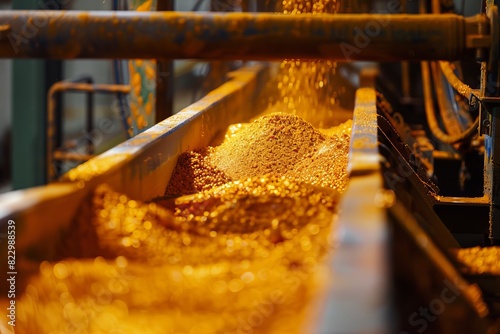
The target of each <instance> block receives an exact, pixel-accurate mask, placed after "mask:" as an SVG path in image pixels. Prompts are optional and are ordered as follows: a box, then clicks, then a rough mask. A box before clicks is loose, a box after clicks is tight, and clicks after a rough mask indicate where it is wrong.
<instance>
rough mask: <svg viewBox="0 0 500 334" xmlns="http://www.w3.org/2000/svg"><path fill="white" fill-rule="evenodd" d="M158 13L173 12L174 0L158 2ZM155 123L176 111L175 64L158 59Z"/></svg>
mask: <svg viewBox="0 0 500 334" xmlns="http://www.w3.org/2000/svg"><path fill="white" fill-rule="evenodd" d="M156 10H157V11H173V10H174V1H173V0H158V3H157V5H156ZM156 64H157V67H156V108H155V123H159V122H161V121H163V120H164V119H166V118H167V117H169V116H172V114H173V109H174V92H173V91H174V63H173V61H172V60H168V59H167V60H165V59H157V62H156Z"/></svg>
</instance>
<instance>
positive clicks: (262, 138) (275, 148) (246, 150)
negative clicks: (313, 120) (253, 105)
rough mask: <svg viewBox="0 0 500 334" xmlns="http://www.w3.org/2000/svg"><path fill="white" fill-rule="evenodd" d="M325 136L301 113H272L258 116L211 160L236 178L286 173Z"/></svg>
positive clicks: (323, 139) (219, 148)
mask: <svg viewBox="0 0 500 334" xmlns="http://www.w3.org/2000/svg"><path fill="white" fill-rule="evenodd" d="M325 139H326V137H325V136H324V135H322V134H321V133H320V132H319V131H318V130H316V129H315V128H313V127H312V126H311V125H310V124H309V123H307V122H305V121H303V120H302V119H300V118H299V117H297V116H294V115H289V114H271V115H266V116H262V117H260V118H258V119H256V120H255V121H254V122H253V123H251V124H250V125H249V126H246V127H244V128H242V129H241V130H240V131H238V132H237V133H235V134H234V135H233V136H232V137H231V138H230V139H229V140H226V141H224V142H223V143H222V144H221V145H219V146H217V147H216V148H215V149H214V152H213V154H211V155H210V158H209V159H210V161H211V163H212V164H213V165H214V166H217V168H218V169H220V170H221V171H223V172H224V173H225V174H226V175H228V176H229V177H230V178H231V179H233V180H239V179H243V178H248V177H252V176H258V175H266V174H271V175H276V176H282V175H284V174H285V173H286V172H287V171H289V170H290V169H291V168H293V166H294V165H295V164H296V163H298V162H299V161H300V160H302V158H303V157H305V156H306V155H307V154H308V153H310V152H311V151H314V150H315V149H316V147H317V146H318V145H319V144H320V143H323V142H324V141H325Z"/></svg>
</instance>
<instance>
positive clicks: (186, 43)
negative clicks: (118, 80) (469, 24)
mask: <svg viewBox="0 0 500 334" xmlns="http://www.w3.org/2000/svg"><path fill="white" fill-rule="evenodd" d="M465 40H466V38H465V19H464V18H463V17H461V16H457V15H451V14H450V15H448V14H446V15H399V14H397V15H385V14H335V15H331V14H330V15H328V14H325V15H314V16H313V15H283V14H270V13H269V14H264V13H259V14H250V13H224V14H221V13H191V12H110V11H99V12H80V11H2V12H0V57H2V58H53V59H73V58H118V59H127V58H143V59H151V58H154V59H219V60H220V59H241V60H272V59H283V58H302V59H337V60H342V59H348V60H374V61H384V60H385V61H395V60H438V59H440V60H457V59H461V58H463V57H464V54H465V52H466V47H465Z"/></svg>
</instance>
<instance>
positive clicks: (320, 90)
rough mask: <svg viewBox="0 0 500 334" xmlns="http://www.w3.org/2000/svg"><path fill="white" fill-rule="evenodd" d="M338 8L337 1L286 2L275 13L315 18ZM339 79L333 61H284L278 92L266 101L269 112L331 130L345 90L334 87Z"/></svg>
mask: <svg viewBox="0 0 500 334" xmlns="http://www.w3.org/2000/svg"><path fill="white" fill-rule="evenodd" d="M339 7H340V2H339V1H337V0H320V1H311V0H284V1H282V2H279V3H278V4H277V5H276V10H277V11H278V12H283V13H284V14H291V15H294V14H305V13H309V14H312V15H316V14H325V13H337V12H338V10H339ZM336 78H337V63H336V62H334V61H306V62H304V61H300V60H293V59H290V60H285V61H283V62H282V63H281V65H280V69H279V72H278V75H277V76H276V79H275V82H274V85H276V88H275V89H274V90H273V92H272V94H271V95H270V96H269V97H267V103H268V108H269V109H270V111H272V112H286V113H291V114H294V115H297V116H299V117H300V118H302V119H304V120H306V121H307V122H309V123H311V124H312V125H314V126H316V127H319V128H323V127H330V126H332V125H334V124H330V123H328V120H332V119H334V117H333V116H334V112H335V109H336V107H337V106H338V101H339V100H338V98H339V96H340V94H341V93H342V89H343V88H342V85H339V84H336V83H335V81H336ZM276 90H277V91H276Z"/></svg>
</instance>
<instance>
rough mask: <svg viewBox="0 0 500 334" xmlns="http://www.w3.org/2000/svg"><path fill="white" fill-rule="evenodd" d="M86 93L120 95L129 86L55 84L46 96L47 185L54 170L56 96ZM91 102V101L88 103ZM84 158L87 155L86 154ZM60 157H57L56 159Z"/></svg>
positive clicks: (63, 82) (67, 82) (65, 82)
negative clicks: (65, 93)
mask: <svg viewBox="0 0 500 334" xmlns="http://www.w3.org/2000/svg"><path fill="white" fill-rule="evenodd" d="M68 91H73V92H87V93H91V94H94V93H113V94H115V93H121V94H128V93H129V92H130V86H128V85H102V84H89V83H78V82H71V81H59V82H56V83H55V84H54V85H52V87H50V90H49V92H48V94H47V157H46V166H47V183H50V182H51V181H52V180H53V178H54V169H53V166H52V162H53V161H54V151H55V150H54V136H55V132H56V131H55V122H54V113H55V108H56V103H57V101H56V100H57V99H56V97H57V95H58V94H59V93H61V92H68ZM89 102H92V101H89ZM85 156H86V157H88V156H89V155H88V154H86V155H85ZM60 157H61V155H60V154H59V155H57V157H56V158H57V159H56V160H59V158H60ZM71 158H72V159H71V160H84V159H83V158H84V156H82V155H80V158H79V159H75V155H73V156H72V157H71Z"/></svg>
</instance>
